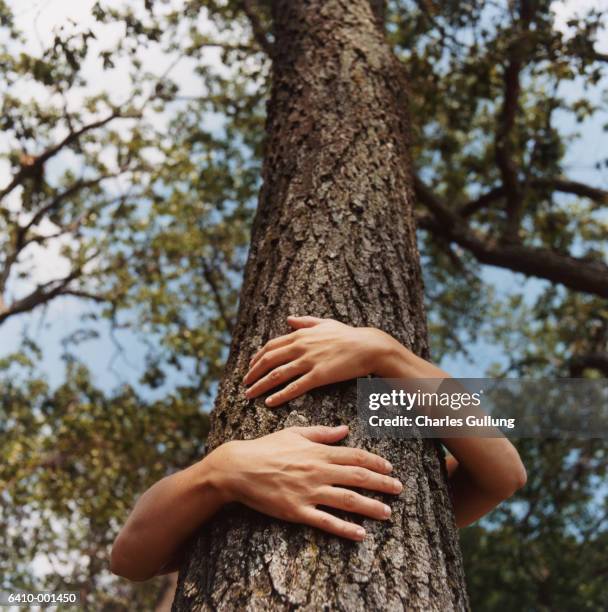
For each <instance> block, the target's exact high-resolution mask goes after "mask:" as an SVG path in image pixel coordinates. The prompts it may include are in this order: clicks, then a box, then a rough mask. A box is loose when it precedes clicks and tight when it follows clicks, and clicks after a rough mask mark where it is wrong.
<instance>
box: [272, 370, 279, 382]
mask: <svg viewBox="0 0 608 612" xmlns="http://www.w3.org/2000/svg"><path fill="white" fill-rule="evenodd" d="M279 378H281V372H280V371H279V370H273V371H272V372H271V373H270V379H271V380H277V379H279Z"/></svg>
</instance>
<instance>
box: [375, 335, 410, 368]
mask: <svg viewBox="0 0 608 612" xmlns="http://www.w3.org/2000/svg"><path fill="white" fill-rule="evenodd" d="M374 331H375V332H376V333H377V335H378V339H379V342H378V347H377V351H376V355H375V356H374V360H373V363H374V370H373V372H372V374H374V375H375V376H378V377H380V378H402V377H404V371H403V368H404V365H405V364H407V363H408V362H409V357H410V355H411V352H410V351H409V350H408V349H407V348H405V346H403V345H402V344H401V343H400V342H398V341H397V340H395V338H393V337H392V336H391V335H390V334H387V333H386V332H383V331H380V330H378V329H377V330H374Z"/></svg>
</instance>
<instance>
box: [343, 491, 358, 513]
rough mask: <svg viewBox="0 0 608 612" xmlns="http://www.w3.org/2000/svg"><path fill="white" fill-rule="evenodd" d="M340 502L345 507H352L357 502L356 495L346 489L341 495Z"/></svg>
mask: <svg viewBox="0 0 608 612" xmlns="http://www.w3.org/2000/svg"><path fill="white" fill-rule="evenodd" d="M342 502H343V503H344V507H345V508H347V509H350V508H354V507H355V504H356V503H357V496H356V495H355V494H354V493H353V492H352V491H346V492H345V493H344V494H343V496H342Z"/></svg>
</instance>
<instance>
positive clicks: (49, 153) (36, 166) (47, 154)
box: [0, 110, 133, 200]
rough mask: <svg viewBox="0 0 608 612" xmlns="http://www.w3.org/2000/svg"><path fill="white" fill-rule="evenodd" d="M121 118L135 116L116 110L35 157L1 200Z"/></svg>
mask: <svg viewBox="0 0 608 612" xmlns="http://www.w3.org/2000/svg"><path fill="white" fill-rule="evenodd" d="M118 117H120V118H121V119H127V118H133V115H123V114H121V113H120V111H119V110H114V111H113V112H112V113H111V114H110V115H108V116H107V117H105V118H104V119H100V120H99V121H94V122H93V123H89V124H87V125H84V126H82V127H81V128H80V129H79V130H76V131H75V132H70V133H69V134H68V135H67V136H66V137H65V138H63V139H62V140H60V141H59V142H58V143H57V144H55V145H53V146H52V147H50V148H49V149H47V150H46V151H44V153H42V154H41V155H39V156H38V157H34V158H33V161H32V163H30V164H27V165H22V166H21V169H20V170H19V171H18V172H17V173H16V174H15V175H14V176H13V178H12V180H11V182H10V183H9V184H8V185H7V186H6V187H5V188H4V189H2V190H1V191H0V200H2V199H3V198H5V197H6V196H7V195H8V194H9V193H11V192H12V191H13V190H14V189H15V188H16V187H18V186H19V185H20V184H21V183H23V181H24V180H26V179H27V178H29V177H31V176H34V175H36V173H39V172H40V170H41V168H42V166H43V165H44V164H45V163H46V162H47V161H48V160H49V159H51V158H52V157H54V156H55V155H57V154H58V153H59V152H60V151H61V150H62V149H64V148H65V147H67V146H69V145H71V144H72V143H74V142H76V141H77V140H78V139H79V138H80V137H81V136H83V135H84V134H86V133H87V132H90V131H91V130H95V129H97V128H100V127H103V126H104V125H106V124H108V123H110V121H112V120H114V119H117V118H118Z"/></svg>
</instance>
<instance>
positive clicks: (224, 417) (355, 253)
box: [173, 0, 468, 611]
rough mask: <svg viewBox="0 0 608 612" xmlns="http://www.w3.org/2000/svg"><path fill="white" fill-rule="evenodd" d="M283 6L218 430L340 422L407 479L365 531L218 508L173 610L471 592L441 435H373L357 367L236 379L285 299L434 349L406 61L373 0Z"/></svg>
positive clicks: (404, 605) (422, 602) (258, 431)
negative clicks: (305, 380)
mask: <svg viewBox="0 0 608 612" xmlns="http://www.w3.org/2000/svg"><path fill="white" fill-rule="evenodd" d="M273 19H274V34H275V41H276V42H275V44H274V52H273V54H274V57H273V60H274V61H273V66H274V67H273V71H274V72H273V87H272V92H271V99H270V102H269V106H268V119H267V131H268V140H267V152H266V156H265V163H264V170H263V179H264V182H263V187H262V190H261V193H260V202H259V208H258V212H257V216H256V219H255V222H254V227H253V235H252V243H251V251H250V254H249V260H248V264H247V268H246V273H245V278H244V284H243V288H242V293H241V304H240V310H239V314H238V321H237V325H236V328H235V330H234V335H233V341H232V348H231V352H230V357H229V360H228V363H227V366H226V370H225V375H224V379H223V381H222V383H221V386H220V390H219V393H218V399H217V403H216V406H215V409H214V411H213V413H212V430H211V434H210V437H209V446H210V449H212V448H214V447H215V446H217V445H218V444H220V443H222V442H223V441H225V440H228V439H235V438H254V437H258V436H260V435H263V434H266V433H269V432H272V431H275V430H277V429H279V428H282V427H284V426H288V425H294V424H304V425H306V424H329V425H331V424H340V423H348V424H350V425H351V429H352V430H353V431H352V433H351V435H350V436H349V438H348V442H347V443H348V444H349V445H353V446H359V447H363V448H366V449H369V450H371V451H374V452H377V453H379V454H381V455H383V456H384V457H386V458H387V459H389V460H390V461H391V463H392V464H393V465H394V466H395V475H396V476H397V477H398V478H400V479H401V480H402V482H403V483H404V485H405V486H404V492H403V493H402V494H401V496H400V499H399V500H398V501H391V502H389V500H388V499H386V501H387V502H389V503H391V505H392V508H393V516H392V519H391V520H390V521H389V522H387V523H382V522H374V521H368V520H365V521H364V523H365V528H366V530H367V532H368V537H367V539H366V541H365V542H363V543H360V544H357V543H349V542H346V541H341V540H339V539H338V538H335V537H331V536H327V535H325V534H322V533H320V532H318V531H315V530H312V529H309V528H306V527H302V526H297V525H291V524H287V523H281V522H279V521H275V520H271V519H268V518H266V517H263V516H261V515H259V514H257V513H255V512H253V511H249V510H248V509H246V508H243V507H240V506H236V507H233V508H229V509H226V510H225V511H223V512H222V513H221V515H220V516H217V517H216V519H214V520H213V521H212V522H211V523H210V524H209V525H207V526H205V528H204V529H203V530H202V532H201V534H200V535H199V536H198V537H197V538H196V539H195V540H194V542H193V544H192V547H191V550H190V551H189V554H188V559H187V561H186V563H185V565H184V567H183V568H182V571H181V572H180V579H179V584H178V589H177V594H176V598H175V601H174V605H173V610H175V611H183V610H291V609H298V610H324V609H327V610H329V609H331V610H349V611H353V610H400V609H407V610H425V611H426V610H454V609H456V610H462V609H467V608H468V601H467V596H466V592H465V586H464V578H463V570H462V561H461V555H460V550H459V545H458V535H457V530H456V527H455V524H454V519H453V514H452V510H451V503H450V500H449V495H448V490H447V486H446V474H445V470H444V467H443V456H442V453H441V451H440V450H439V448H438V446H437V445H435V444H434V443H433V442H431V441H428V440H427V441H423V440H411V441H395V442H393V441H387V440H383V441H374V440H369V439H366V438H364V437H363V436H362V435H361V433H360V429H359V427H358V425H357V422H356V404H355V399H356V386H355V384H354V382H353V383H345V384H340V385H333V386H332V387H330V388H323V389H319V390H316V391H314V392H312V393H310V394H307V395H305V396H303V397H301V398H299V399H297V400H295V401H293V402H290V403H289V404H288V405H287V406H286V407H285V406H284V407H282V408H280V409H278V410H276V409H275V410H269V409H267V408H265V406H264V404H263V401H262V400H259V401H246V400H245V398H244V396H243V386H242V377H243V375H244V373H245V371H246V369H247V362H248V360H249V359H250V357H251V356H252V354H253V353H254V352H255V350H256V349H257V348H258V347H259V346H261V345H262V344H263V343H264V342H265V341H266V340H268V339H269V338H271V337H273V336H275V335H278V334H280V333H285V332H287V331H288V330H287V327H286V323H285V319H286V317H287V315H288V314H299V315H304V314H309V315H315V316H321V317H333V318H336V319H339V320H341V321H344V322H347V323H350V324H353V325H369V326H375V327H379V328H381V329H384V330H385V331H387V332H389V333H390V334H392V335H393V336H395V337H396V338H397V339H399V340H400V341H401V342H402V343H404V344H405V345H406V346H408V347H410V348H411V349H412V350H413V351H414V352H416V353H417V354H419V355H422V356H427V353H428V348H427V332H426V323H425V315H424V309H423V301H422V281H421V274H420V266H419V256H418V251H417V248H416V241H415V228H414V224H413V217H412V204H413V201H412V189H411V179H410V163H409V159H408V149H407V144H408V125H407V118H406V114H405V108H406V93H405V91H406V90H405V84H404V81H403V74H402V69H401V67H400V65H399V63H398V61H397V60H396V59H395V57H394V56H393V55H392V53H391V51H390V49H389V47H388V45H387V44H386V42H385V40H384V36H383V34H382V32H381V30H380V28H378V25H377V21H376V20H375V18H374V15H373V13H372V10H371V8H370V4H369V0H308V1H306V2H294V1H293V0H276V1H275V2H273ZM351 518H353V520H358V521H362V519H357V518H356V517H351Z"/></svg>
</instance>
